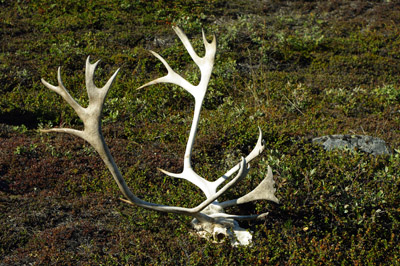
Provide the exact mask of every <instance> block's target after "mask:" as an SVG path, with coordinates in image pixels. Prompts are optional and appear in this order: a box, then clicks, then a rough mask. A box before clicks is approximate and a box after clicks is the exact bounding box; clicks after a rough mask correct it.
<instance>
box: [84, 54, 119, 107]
mask: <svg viewBox="0 0 400 266" xmlns="http://www.w3.org/2000/svg"><path fill="white" fill-rule="evenodd" d="M99 63H100V60H97V61H96V62H95V63H93V64H92V63H90V56H88V57H87V59H86V68H85V82H86V90H87V93H88V97H89V105H90V104H92V105H95V106H96V107H99V113H101V111H102V107H103V104H104V100H105V98H106V96H107V93H108V91H109V89H110V88H111V85H112V83H113V82H114V80H115V78H116V76H117V74H118V72H119V70H120V69H119V68H118V69H117V70H116V71H115V72H114V74H113V75H112V76H111V77H110V78H109V79H108V81H107V82H106V84H105V85H104V86H103V87H102V88H98V87H97V86H96V85H95V84H94V72H95V71H96V68H97V65H98V64H99Z"/></svg>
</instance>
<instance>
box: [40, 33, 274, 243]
mask: <svg viewBox="0 0 400 266" xmlns="http://www.w3.org/2000/svg"><path fill="white" fill-rule="evenodd" d="M173 29H174V31H175V32H176V34H177V35H178V37H179V38H180V40H181V41H182V43H183V44H184V46H185V48H186V50H187V51H188V53H189V54H190V56H191V58H192V59H193V61H194V62H195V63H196V64H197V66H198V67H199V68H200V72H201V79H200V82H199V84H198V85H196V86H195V85H192V84H191V83H190V82H188V81H187V80H185V79H184V78H182V77H181V76H180V75H179V74H177V73H176V72H175V71H174V70H172V68H171V67H170V66H169V65H168V63H167V62H166V61H165V60H164V59H163V58H162V57H161V56H160V55H158V54H157V53H155V52H153V51H151V53H152V54H153V55H154V56H155V57H157V58H158V59H159V60H160V61H161V62H162V63H163V64H164V66H165V67H166V69H167V71H168V74H167V75H166V76H164V77H161V78H158V79H156V80H153V81H151V82H148V83H146V84H144V85H143V86H141V87H139V88H138V89H141V88H144V87H146V86H149V85H153V84H157V83H172V84H176V85H178V86H180V87H182V88H183V89H185V90H186V91H188V92H189V93H190V94H191V95H193V97H194V99H195V108H194V115H193V121H192V126H191V129H190V134H189V138H188V142H187V145H186V151H185V155H184V166H183V171H182V173H178V174H175V173H170V172H167V171H165V170H161V171H162V172H163V173H165V174H167V175H169V176H171V177H177V178H182V179H185V180H188V181H190V182H191V183H193V184H194V185H195V186H197V187H199V188H200V189H201V190H202V191H203V193H204V195H205V197H206V199H205V200H204V201H203V202H202V203H200V204H199V205H197V206H196V207H193V208H184V207H178V206H168V205H162V204H156V203H152V202H147V201H144V200H142V199H140V198H138V197H137V196H135V195H134V194H133V193H132V191H131V190H130V189H129V188H128V186H127V184H126V182H125V180H124V178H123V177H122V174H121V172H120V170H119V168H118V167H117V165H116V163H115V161H114V158H113V157H112V155H111V153H110V150H109V148H108V146H107V145H106V143H105V141H104V137H103V134H102V131H101V115H102V109H103V106H104V101H105V98H106V96H107V93H108V91H109V89H110V87H111V85H112V83H113V81H114V80H115V77H116V75H117V74H118V71H119V69H118V70H117V71H115V73H114V74H113V75H112V76H111V78H110V79H109V80H108V82H107V83H106V84H105V85H104V87H102V88H98V87H96V85H95V84H94V82H93V77H94V72H95V70H96V67H97V65H98V63H99V61H97V62H96V63H94V64H91V63H90V58H89V57H88V58H87V60H86V69H85V80H86V89H87V94H88V97H89V105H88V106H87V107H86V108H85V107H82V106H81V105H79V104H78V103H77V102H76V101H75V100H74V99H73V98H72V97H71V95H70V94H69V93H68V91H67V89H66V88H65V86H64V85H63V82H62V79H61V69H60V68H58V75H57V79H58V86H54V85H51V84H50V83H48V82H47V81H45V80H43V79H42V82H43V84H44V85H45V86H46V87H48V88H49V89H51V90H53V91H55V92H56V93H58V94H59V95H61V96H62V97H63V98H64V100H65V101H66V102H67V103H68V104H69V105H70V106H71V107H72V108H73V109H74V110H75V112H76V113H77V115H78V116H79V118H80V119H81V120H82V121H83V125H84V129H83V130H76V129H71V128H53V129H47V130H42V132H63V133H69V134H73V135H76V136H78V137H81V138H83V139H84V140H86V141H87V142H88V143H89V144H90V145H92V146H93V147H94V148H95V150H96V151H97V152H98V153H99V155H100V157H101V158H102V160H103V161H104V163H105V164H106V166H107V167H108V169H109V170H110V172H111V174H112V176H113V178H114V180H115V181H116V183H117V185H118V187H119V189H120V190H121V192H122V194H123V195H124V196H125V197H126V199H121V200H122V201H124V202H127V203H129V204H133V205H136V206H140V207H144V208H147V209H151V210H155V211H161V212H170V213H178V214H185V215H189V216H192V217H193V218H194V220H193V221H192V224H193V227H194V228H195V229H196V230H198V234H199V235H201V236H206V235H207V236H208V235H212V236H213V239H214V240H219V239H220V238H221V236H222V235H223V236H227V237H229V239H230V240H231V242H232V244H233V245H248V244H250V243H251V239H252V235H251V233H250V232H248V231H246V230H245V229H243V228H241V227H240V226H239V224H238V222H237V221H236V220H246V219H260V218H264V217H265V216H266V215H267V214H268V213H263V214H257V215H231V214H227V213H225V211H224V208H225V207H229V206H233V205H236V204H242V203H246V202H250V201H255V200H269V201H273V202H276V203H278V202H279V201H278V199H277V198H276V197H275V194H274V193H275V188H274V180H273V176H272V170H271V168H270V167H268V174H267V176H266V177H265V179H264V180H263V181H262V182H261V183H260V184H259V185H258V186H257V187H256V188H255V189H254V190H253V191H251V192H250V193H248V194H246V195H245V196H243V197H240V198H238V199H234V200H228V201H224V202H218V201H217V199H218V198H219V197H220V196H221V195H222V194H224V193H225V192H226V191H227V190H228V189H229V188H231V187H232V186H234V185H235V184H236V183H237V182H239V181H240V180H242V179H243V178H244V177H245V176H246V175H247V173H248V172H249V168H250V167H249V165H248V163H249V162H250V161H251V160H253V159H254V158H255V157H257V156H258V155H259V154H260V153H261V152H262V151H263V150H264V142H263V140H262V132H261V129H259V137H258V141H257V144H256V146H255V147H254V149H253V150H252V151H251V153H250V154H249V155H248V156H247V157H246V158H242V160H241V162H240V163H238V164H237V165H235V166H234V167H233V168H232V169H230V170H229V171H228V172H226V173H225V174H224V175H223V176H221V177H220V178H218V179H216V180H215V181H209V180H206V179H205V178H203V177H201V176H200V175H198V174H197V173H196V172H195V171H194V170H193V168H192V166H191V156H192V150H193V144H194V140H195V137H196V132H197V126H198V123H199V119H200V111H201V106H202V104H203V100H204V97H205V93H206V91H207V86H208V83H209V80H210V77H211V72H212V69H213V66H214V58H215V53H216V38H215V36H214V37H213V40H212V41H211V42H210V43H209V42H208V41H207V39H206V37H205V34H204V31H203V43H204V46H205V49H206V52H205V55H204V57H199V56H198V55H197V54H196V52H195V51H194V49H193V47H192V45H191V43H190V41H189V39H188V38H187V36H186V35H185V34H184V33H183V32H182V30H180V29H179V28H177V27H173ZM235 172H237V174H236V176H235V177H234V178H232V179H231V180H230V181H229V182H227V183H226V184H225V185H224V186H223V187H222V188H221V189H219V190H218V187H219V186H220V185H222V184H223V183H224V182H225V181H227V180H229V179H230V178H231V176H232V175H233V174H234V173H235Z"/></svg>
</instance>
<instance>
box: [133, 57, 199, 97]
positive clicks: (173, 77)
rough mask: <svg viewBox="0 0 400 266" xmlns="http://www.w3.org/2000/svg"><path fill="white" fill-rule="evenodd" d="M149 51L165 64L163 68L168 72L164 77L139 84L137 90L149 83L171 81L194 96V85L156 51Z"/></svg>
mask: <svg viewBox="0 0 400 266" xmlns="http://www.w3.org/2000/svg"><path fill="white" fill-rule="evenodd" d="M150 53H152V54H153V55H154V56H155V57H157V59H158V60H160V61H161V63H163V65H164V66H165V68H166V69H167V71H168V74H167V75H165V76H164V77H161V78H158V79H155V80H152V81H150V82H147V83H146V84H144V85H142V86H140V87H139V88H137V89H138V90H140V89H142V88H144V87H147V86H150V85H154V84H158V83H172V84H175V85H178V86H180V87H182V88H183V89H185V90H186V91H187V92H189V93H190V94H192V95H193V96H194V97H195V87H194V86H193V85H192V84H190V83H189V82H188V81H187V80H186V79H184V78H183V77H182V76H181V75H179V74H178V73H176V72H175V71H174V70H173V69H172V68H171V67H170V66H169V64H168V63H167V61H165V59H164V58H163V57H162V56H160V55H159V54H158V53H156V52H154V51H151V50H150Z"/></svg>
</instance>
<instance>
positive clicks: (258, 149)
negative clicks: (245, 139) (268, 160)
mask: <svg viewBox="0 0 400 266" xmlns="http://www.w3.org/2000/svg"><path fill="white" fill-rule="evenodd" d="M258 130H259V135H258V140H257V144H256V145H255V146H254V148H253V150H252V151H251V152H250V153H249V155H247V156H246V162H248V163H249V162H251V161H252V160H253V159H254V158H256V157H257V156H258V155H260V154H261V152H262V151H263V150H264V148H265V145H264V140H263V135H262V131H261V128H260V127H258ZM237 170H239V164H237V165H235V166H234V167H232V168H231V169H230V170H229V171H228V172H226V173H225V174H224V175H223V176H221V177H220V178H218V179H217V180H215V181H214V182H213V183H214V186H216V187H219V186H220V185H221V184H222V183H223V182H224V181H225V180H227V179H228V178H229V177H230V176H231V175H232V174H233V173H235V172H236V171H237Z"/></svg>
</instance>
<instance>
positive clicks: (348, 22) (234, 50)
mask: <svg viewBox="0 0 400 266" xmlns="http://www.w3.org/2000/svg"><path fill="white" fill-rule="evenodd" d="M396 2H397V1H333V0H330V1H278V0H276V1H241V0H235V1H223V0H213V1H191V0H189V1H139V0H137V1H125V0H112V1H67V0H62V1H50V0H37V1H26V0H19V1H4V0H3V1H1V0H0V29H1V30H0V45H1V52H0V92H1V99H0V178H1V179H0V259H1V262H0V264H1V265H24V264H26V265H28V264H32V265H158V264H163V265H181V264H184V265H197V264H199V265H227V264H229V265H258V264H260V265H276V264H280V265H330V264H331V265H332V264H335V265H336V264H343V265H367V264H368V265H374V264H387V265H398V264H400V255H399V254H400V245H399V243H400V239H399V235H400V170H399V169H400V156H399V154H398V153H397V151H396V150H397V149H399V147H400V102H399V101H400V87H399V85H400V56H399V55H400V4H398V3H396ZM171 25H178V26H180V27H181V28H182V29H183V30H184V31H185V32H186V33H187V35H188V36H189V38H190V39H191V40H192V41H193V44H194V47H195V49H196V50H197V51H199V53H202V51H203V50H202V49H203V47H202V43H201V29H204V30H205V33H206V35H207V36H208V38H209V39H210V38H211V34H215V35H216V37H217V40H218V44H217V58H216V63H215V68H214V71H213V76H212V79H211V82H210V87H209V90H208V92H207V98H206V100H205V103H204V108H203V111H202V120H201V122H200V125H199V131H198V138H197V140H196V145H195V149H194V154H193V164H194V167H195V169H196V170H197V171H198V172H199V173H201V174H202V175H203V176H206V177H209V178H210V179H215V178H216V177H218V176H219V175H221V174H223V173H224V171H225V170H227V169H228V168H229V167H231V166H232V165H233V164H235V163H236V162H237V161H238V160H239V158H240V156H242V155H244V154H246V153H247V152H249V151H250V150H251V148H252V146H253V145H254V144H255V142H256V140H257V134H258V126H259V127H261V129H262V130H263V132H264V139H265V141H266V145H267V146H266V147H267V148H266V150H265V151H264V153H263V155H262V156H261V157H260V159H258V160H257V161H255V162H254V163H252V168H253V169H252V170H251V174H250V175H249V177H248V178H246V179H245V180H243V181H242V183H241V184H240V185H239V186H237V187H236V188H234V189H233V190H231V191H230V192H229V193H228V194H227V195H226V196H225V197H226V198H228V197H230V198H232V197H235V196H238V195H243V194H244V193H246V192H248V191H250V190H251V189H252V188H253V187H254V186H256V185H257V184H258V182H259V181H260V180H261V179H262V178H263V175H265V173H266V170H267V165H268V164H269V165H270V166H271V167H272V168H273V170H274V176H275V179H276V183H277V197H278V198H279V199H280V201H281V203H280V204H279V205H277V204H272V203H269V202H258V203H256V204H248V205H245V206H238V207H236V208H235V209H233V210H232V211H234V212H236V213H243V214H246V213H261V212H265V211H269V212H270V215H269V216H268V217H267V218H266V219H265V220H263V221H258V222H246V223H244V224H243V226H244V227H246V228H249V229H250V230H253V231H254V244H253V246H251V247H239V248H233V247H231V246H230V244H229V243H223V244H212V243H210V242H207V241H205V240H203V239H200V238H198V237H197V236H196V235H192V234H190V231H191V229H190V219H189V218H187V217H183V216H178V215H171V214H162V213H157V212H152V211H147V210H144V209H141V208H136V207H132V206H128V205H126V204H124V203H123V202H121V201H119V197H120V193H119V191H118V189H117V187H116V185H115V184H114V182H113V180H112V178H111V176H110V174H109V173H108V171H107V169H105V167H104V165H103V163H102V161H101V160H100V159H99V158H98V156H97V155H96V154H95V152H94V151H93V149H92V148H90V146H88V144H86V143H84V141H83V140H80V139H77V138H75V137H73V136H69V135H62V134H55V135H53V134H51V135H50V134H49V135H47V134H40V133H39V132H38V130H37V129H38V128H48V127H53V126H60V125H64V126H69V127H77V128H78V127H80V126H81V122H80V121H79V119H78V118H77V116H76V115H75V114H74V113H73V112H72V109H71V108H69V107H68V106H67V105H66V104H65V103H64V102H63V101H62V99H61V98H60V97H59V96H58V95H56V94H55V93H53V92H51V91H50V90H48V89H47V88H45V87H44V86H43V85H42V84H41V82H40V78H42V77H43V78H45V79H46V80H48V81H49V82H50V83H56V72H57V67H58V66H61V70H62V76H63V80H64V83H65V85H66V87H67V88H68V89H69V91H70V92H71V94H72V95H73V96H74V97H75V98H76V99H77V100H78V101H79V102H80V103H82V104H85V103H87V98H86V92H85V90H84V63H85V59H86V57H87V56H88V55H90V56H91V58H92V61H94V60H98V59H101V60H102V62H101V63H100V65H99V68H98V70H97V72H96V78H97V79H96V83H97V84H99V86H100V84H103V83H104V82H105V81H106V80H107V79H108V78H109V77H110V76H111V74H112V73H113V72H114V71H115V70H116V69H117V68H119V67H120V68H121V71H120V73H119V74H118V77H117V79H116V81H115V83H114V85H113V88H112V89H111V91H110V93H109V95H108V100H107V103H106V106H105V110H104V120H103V121H104V134H105V136H106V140H107V142H108V144H109V146H110V148H111V151H112V153H113V155H114V157H115V159H116V161H117V163H118V165H119V166H120V168H121V171H122V172H123V173H124V175H125V177H126V180H127V182H128V184H129V186H130V187H131V188H132V190H133V191H134V193H135V194H137V195H138V196H139V197H142V198H144V199H146V200H151V201H153V202H159V203H167V204H171V205H179V206H194V205H195V204H197V203H199V202H200V201H201V200H202V198H203V197H202V195H201V194H200V192H199V191H198V190H197V189H196V188H194V187H192V186H191V185H190V184H188V183H186V182H182V180H171V179H169V178H165V177H164V176H163V175H162V174H160V172H158V171H157V168H163V169H167V170H169V171H172V172H174V171H175V172H178V171H179V170H180V169H181V168H182V158H183V153H184V149H185V144H186V140H187V136H188V131H189V128H190V124H191V117H192V112H193V99H192V98H191V97H190V96H189V95H188V94H187V93H185V92H183V91H182V90H181V89H179V88H177V87H174V86H171V85H157V86H152V87H149V88H146V89H142V90H136V88H138V87H139V86H141V85H143V84H144V83H146V82H148V81H150V80H152V79H154V78H156V77H159V76H161V75H164V74H165V73H166V71H165V69H164V67H163V65H162V64H161V63H160V62H158V61H157V59H155V58H154V57H152V56H151V54H150V53H148V52H147V50H148V49H152V50H155V51H156V52H158V53H160V54H161V55H162V56H163V57H164V58H165V59H166V60H167V61H168V62H169V63H170V65H171V66H172V67H173V68H174V69H176V70H177V71H179V73H182V75H184V76H185V77H186V78H187V79H188V80H190V81H192V82H196V81H197V80H198V78H199V72H198V70H197V68H196V67H195V66H194V64H193V63H192V62H191V60H190V57H189V55H188V54H187V52H186V51H185V49H184V48H183V46H182V44H181V43H180V42H179V40H178V38H177V37H176V36H175V35H174V33H173V31H172V29H171ZM326 134H365V135H371V136H374V137H380V138H382V139H384V140H385V141H386V142H387V143H388V144H389V145H390V146H391V147H392V148H393V149H394V154H393V155H392V156H378V157H374V156H372V155H368V154H363V153H358V152H352V151H332V152H326V151H324V150H323V149H322V148H321V147H319V146H314V145H312V144H311V143H310V141H309V140H310V138H312V137H317V136H322V135H326Z"/></svg>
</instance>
